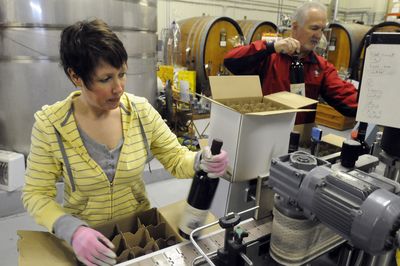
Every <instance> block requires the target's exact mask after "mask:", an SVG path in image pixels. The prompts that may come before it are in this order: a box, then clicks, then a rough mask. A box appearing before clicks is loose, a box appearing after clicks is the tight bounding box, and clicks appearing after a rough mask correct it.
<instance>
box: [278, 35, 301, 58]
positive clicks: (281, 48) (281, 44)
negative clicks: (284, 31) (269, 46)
mask: <svg viewBox="0 0 400 266" xmlns="http://www.w3.org/2000/svg"><path fill="white" fill-rule="evenodd" d="M274 48H275V51H276V52H277V53H281V54H288V55H292V54H299V53H300V42H299V41H298V40H296V39H293V38H291V37H289V38H285V39H282V40H279V41H277V42H275V43H274Z"/></svg>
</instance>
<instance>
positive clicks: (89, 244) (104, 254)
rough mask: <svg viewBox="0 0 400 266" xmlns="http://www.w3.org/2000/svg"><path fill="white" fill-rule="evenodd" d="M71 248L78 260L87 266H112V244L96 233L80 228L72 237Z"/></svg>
mask: <svg viewBox="0 0 400 266" xmlns="http://www.w3.org/2000/svg"><path fill="white" fill-rule="evenodd" d="M72 248H73V249H74V252H75V255H76V256H77V258H78V260H79V261H81V262H83V263H84V264H85V265H88V266H95V265H104V266H105V265H114V264H116V263H117V261H116V260H115V258H116V257H117V256H116V255H115V253H114V252H113V251H112V249H113V248H114V245H113V243H111V241H110V240H108V239H107V238H106V237H105V236H103V235H102V234H101V233H99V232H98V231H96V230H94V229H92V228H89V227H86V226H80V227H78V229H77V230H76V231H75V233H74V234H73V235H72Z"/></svg>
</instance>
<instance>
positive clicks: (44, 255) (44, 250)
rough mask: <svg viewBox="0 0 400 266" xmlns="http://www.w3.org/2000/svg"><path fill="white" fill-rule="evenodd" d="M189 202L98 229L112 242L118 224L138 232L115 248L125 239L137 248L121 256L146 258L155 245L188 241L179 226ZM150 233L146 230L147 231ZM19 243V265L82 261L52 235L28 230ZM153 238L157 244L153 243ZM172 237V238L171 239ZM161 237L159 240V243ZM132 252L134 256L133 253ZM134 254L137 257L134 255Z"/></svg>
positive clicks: (48, 265)
mask: <svg viewBox="0 0 400 266" xmlns="http://www.w3.org/2000/svg"><path fill="white" fill-rule="evenodd" d="M185 203H186V201H179V202H176V203H173V204H170V205H167V206H165V207H162V208H160V209H155V208H153V209H150V210H148V211H145V212H143V213H140V214H132V215H129V216H126V217H123V218H121V219H118V220H115V221H113V222H112V223H106V224H102V225H99V226H97V227H95V229H96V230H98V231H100V232H101V233H102V234H104V235H105V236H106V237H108V238H109V239H110V237H111V236H113V235H115V234H116V232H115V228H116V225H117V227H118V231H122V232H136V233H135V234H129V233H128V234H121V235H120V236H121V237H120V238H115V240H114V241H113V243H114V245H116V247H117V248H119V245H121V243H120V242H119V241H121V239H122V238H125V239H124V240H125V241H124V243H130V244H131V245H134V246H135V247H133V248H131V249H130V250H127V249H125V248H126V247H124V246H122V247H121V248H122V249H124V250H125V251H126V252H125V251H124V252H125V253H124V254H121V256H120V257H124V258H125V259H130V258H131V257H130V256H132V254H134V255H135V254H136V255H143V254H144V253H146V251H148V250H153V251H156V249H157V247H155V245H154V243H156V244H157V246H158V247H159V248H160V249H161V248H164V247H165V245H166V242H169V241H175V242H176V243H179V242H182V241H185V239H183V238H182V237H181V236H180V235H179V233H178V223H179V221H180V217H181V214H182V213H183V210H184V207H185ZM215 220H216V218H215V217H214V216H213V215H212V214H210V213H209V214H208V215H207V219H206V223H211V222H213V221H215ZM144 227H146V228H147V230H146V231H144V230H143V228H144ZM219 229H220V228H219V226H213V227H210V228H207V229H206V230H204V232H202V234H207V233H210V232H212V231H215V230H219ZM17 234H18V235H19V238H20V239H19V240H18V252H19V258H18V265H19V266H55V265H57V266H59V265H60V266H76V265H78V261H77V259H76V257H75V254H74V252H73V250H72V248H71V247H70V246H69V245H67V244H66V243H65V241H61V240H60V239H58V238H57V237H55V236H54V235H52V234H50V233H48V232H39V231H24V230H19V231H18V232H17ZM149 236H150V237H152V238H153V239H154V240H155V241H151V240H149ZM168 236H169V237H168ZM156 238H158V241H157V240H156ZM131 253H132V254H131ZM134 255H133V256H134Z"/></svg>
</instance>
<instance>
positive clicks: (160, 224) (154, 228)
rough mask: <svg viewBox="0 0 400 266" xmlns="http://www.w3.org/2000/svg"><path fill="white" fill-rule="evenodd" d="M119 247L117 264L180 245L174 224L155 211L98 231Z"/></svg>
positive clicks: (117, 222)
mask: <svg viewBox="0 0 400 266" xmlns="http://www.w3.org/2000/svg"><path fill="white" fill-rule="evenodd" d="M95 229H97V230H99V231H100V232H101V233H103V234H104V235H105V236H106V237H107V238H108V239H109V240H110V241H111V242H112V243H113V244H114V246H115V249H114V252H115V253H116V255H117V263H121V262H124V261H127V260H131V259H134V258H137V257H140V256H143V255H146V254H149V253H151V252H154V251H157V250H160V249H163V248H166V247H169V246H173V245H175V244H176V243H178V242H179V241H178V239H177V237H176V236H175V235H174V233H173V231H172V230H171V228H170V225H168V224H167V223H166V221H165V220H164V219H163V218H162V217H161V216H160V213H159V212H158V211H157V209H155V208H153V209H150V210H147V211H144V212H141V213H138V214H134V215H130V216H128V217H124V218H122V219H119V220H117V221H115V222H114V223H107V224H102V225H100V226H98V228H95Z"/></svg>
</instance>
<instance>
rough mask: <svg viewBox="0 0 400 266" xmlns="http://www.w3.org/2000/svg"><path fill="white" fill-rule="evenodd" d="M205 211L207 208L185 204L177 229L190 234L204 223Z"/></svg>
mask: <svg viewBox="0 0 400 266" xmlns="http://www.w3.org/2000/svg"><path fill="white" fill-rule="evenodd" d="M207 212H208V211H207V210H199V209H196V208H193V207H192V206H190V205H189V204H186V208H185V211H184V212H183V214H182V217H181V222H180V224H179V229H180V230H181V231H182V232H184V233H185V234H187V235H190V233H191V232H192V231H193V230H194V229H196V228H198V227H200V226H203V225H204V222H205V220H206V217H207Z"/></svg>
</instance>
